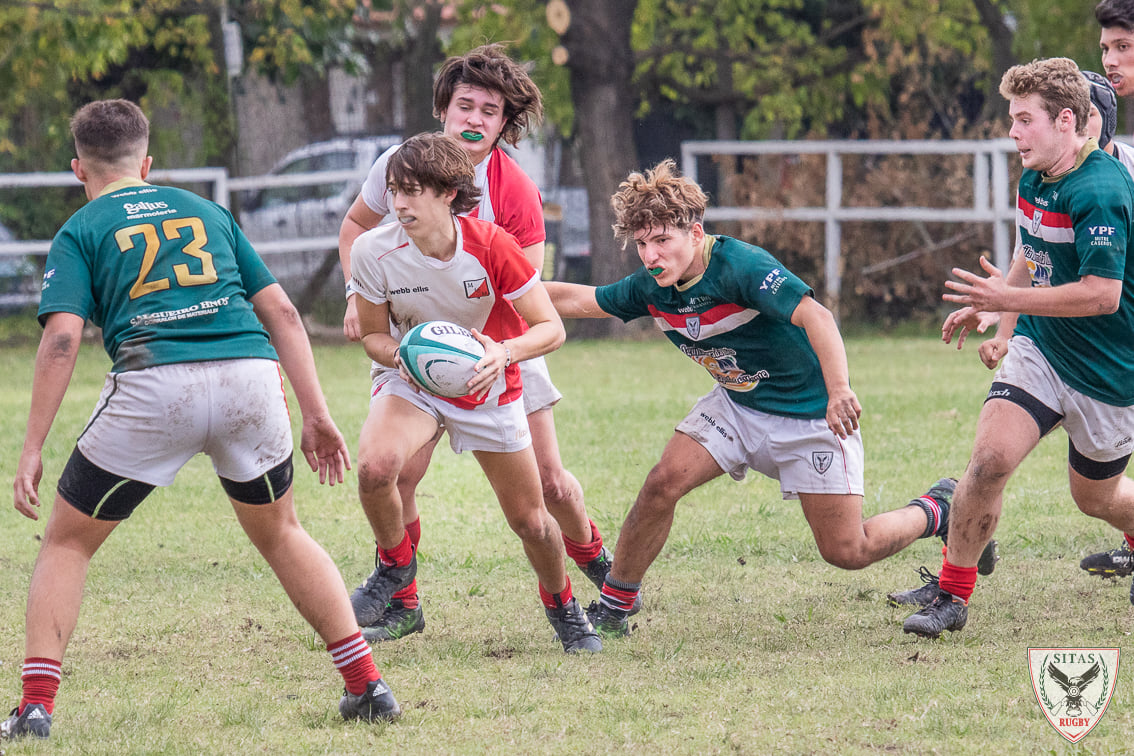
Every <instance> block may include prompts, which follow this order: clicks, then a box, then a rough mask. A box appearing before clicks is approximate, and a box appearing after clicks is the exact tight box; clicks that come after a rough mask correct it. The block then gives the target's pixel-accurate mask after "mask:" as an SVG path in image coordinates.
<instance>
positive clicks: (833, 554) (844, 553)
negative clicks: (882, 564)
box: [818, 542, 874, 570]
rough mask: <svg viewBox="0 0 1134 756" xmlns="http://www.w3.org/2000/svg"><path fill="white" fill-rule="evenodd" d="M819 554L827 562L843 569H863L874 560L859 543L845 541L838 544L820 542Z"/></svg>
mask: <svg viewBox="0 0 1134 756" xmlns="http://www.w3.org/2000/svg"><path fill="white" fill-rule="evenodd" d="M818 546H819V556H821V557H823V561H824V562H826V563H827V564H829V565H831V566H833V567H838V568H839V569H843V570H861V569H862V568H864V567H869V566H870V565H871V564H873V562H874V560H872V559H871V558H870V555H869V554H867V553H866V551H865V550H864V549H863V548H861V547H860V546H859V545H857V544H853V543H848V542H843V543H836V544H822V543H821V544H818Z"/></svg>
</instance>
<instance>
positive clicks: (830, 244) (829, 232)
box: [823, 149, 843, 322]
mask: <svg viewBox="0 0 1134 756" xmlns="http://www.w3.org/2000/svg"><path fill="white" fill-rule="evenodd" d="M842 204H843V161H842V158H841V157H840V156H839V153H838V152H837V151H835V150H833V149H832V150H830V151H829V152H828V153H827V220H826V222H825V223H824V229H823V231H824V233H823V237H824V247H825V249H824V255H823V275H824V276H825V278H826V282H825V283H826V286H827V309H829V310H830V311H831V313H832V314H833V315H834V316H835V322H838V321H839V305H840V300H841V296H840V295H841V294H842V290H843V286H842V257H843V239H842V226H841V224H840V223H839V209H840V208H841V207H842Z"/></svg>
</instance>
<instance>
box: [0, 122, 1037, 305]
mask: <svg viewBox="0 0 1134 756" xmlns="http://www.w3.org/2000/svg"><path fill="white" fill-rule="evenodd" d="M1015 153H1016V148H1015V145H1014V143H1013V142H1012V140H1010V139H993V140H956V141H942V140H934V141H930V140H925V141H865V140H864V141H798V142H792V141H766V142H739V141H736V142H728V141H695V142H685V143H683V144H682V147H681V161H682V171H683V172H684V173H685V174H686V175H687V176H689V177H691V178H693V179H694V180H698V171H699V162H701V161H702V160H703V159H704V158H705V157H712V156H719V155H736V156H745V155H748V156H752V155H778V156H787V157H790V156H799V155H814V154H819V155H825V156H826V170H825V173H826V175H825V177H824V186H825V195H824V196H825V203H824V204H823V205H819V206H813V207H760V206H745V207H727V206H716V207H711V208H709V210H708V212H707V213H706V216H705V219H706V220H708V221H714V220H716V221H748V220H777V221H801V222H821V223H823V224H824V237H825V240H824V258H823V271H824V282H823V283H824V290H825V292H824V293H825V295H826V297H825V299H826V301H827V302H828V306H830V307H831V308H832V310H833V311H835V313H836V315H837V314H838V309H839V300H840V293H841V288H842V281H841V273H840V268H841V265H840V263H841V258H842V255H843V249H842V229H841V224H843V223H845V222H853V221H883V222H887V221H921V222H938V223H939V222H961V223H977V224H991V225H992V227H993V239H994V260H995V262H996V264H997V265H998V266H1000V267H1001V268H1002V269H1004V268H1006V267H1007V265H1008V262H1009V261H1010V256H1011V244H1012V223H1013V221H1014V218H1015V210H1014V205H1013V202H1012V198H1013V187H1012V186H1010V185H1009V183H1010V180H1009V169H1008V166H1009V159H1010V157H1011V156H1014V155H1015ZM848 155H971V156H972V172H971V179H972V204H971V205H969V206H965V207H946V208H941V207H910V206H886V207H863V206H847V205H844V204H843V196H844V180H843V159H844V156H848ZM364 175H365V174H364V173H363V174H362V175H360V174H359V172H358V171H320V172H314V173H295V174H284V175H266V176H251V177H242V178H233V177H230V176H229V175H228V172H227V171H226V170H225V169H223V168H193V169H174V170H154V171H152V172H151V173H150V176H149V179H150V181H152V182H154V183H162V184H166V183H168V184H198V185H199V184H207V185H208V186H210V187H211V192H212V199H213V200H214V201H215V202H217V203H219V204H221V205H224V206H225V207H232V206H234V205H235V204H237V203H235V202H233V198H234V197H235V196H236V193H237V192H245V191H249V190H259V189H264V188H268V187H286V186H306V185H313V184H327V183H330V182H345V181H354V182H360V181H361V180H362V178H363V177H364ZM58 186H72V187H77V186H78V182H77V180H76V179H75V177H74V175H72V174H71V173H70V172H66V171H61V172H54V173H26V174H0V190H2V189H14V188H15V189H27V190H34V189H36V188H43V187H58ZM255 243H256V248H257V250H258V251H259V252H261V253H262V254H264V255H265V256H267V257H269V265H272V264H273V263H272V261H271V259H270V258H271V257H272V256H276V255H283V254H289V253H295V254H306V253H311V252H316V251H330V250H334V249H336V248H337V246H338V238H337V236H336V235H333V234H326V233H322V234H321V235H318V236H309V237H304V238H285V239H265V240H259V239H257V240H255ZM50 244H51V242H50V240H47V239H40V240H18V241H2V240H0V260H2V259H4V258H5V257H19V256H28V255H45V254H46V253H47V251H48V249H49V247H50ZM278 262H279V263H284V262H285V260H278Z"/></svg>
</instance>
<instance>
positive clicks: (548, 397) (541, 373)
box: [520, 357, 563, 415]
mask: <svg viewBox="0 0 1134 756" xmlns="http://www.w3.org/2000/svg"><path fill="white" fill-rule="evenodd" d="M520 378H521V380H523V382H524V414H525V415H530V414H532V413H533V412H539V411H540V410H542V409H548V408H549V407H554V406H555V405H556V403H557V402H558V401H559V400H560V399H562V398H563V394H561V393H559V389H557V388H555V384H554V383H552V382H551V372H550V371H549V370H548V369H547V360H546V359H544V358H543V357H533V358H532V359H530V360H524V361H523V362H521V363H520Z"/></svg>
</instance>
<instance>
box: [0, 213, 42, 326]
mask: <svg viewBox="0 0 1134 756" xmlns="http://www.w3.org/2000/svg"><path fill="white" fill-rule="evenodd" d="M15 240H16V235H15V234H13V233H12V232H11V231H10V230H9V229H8V228H7V227H6V226H4V224H2V223H0V243H3V242H9V241H15ZM38 273H39V271H38V269H37V268H36V265H35V263H34V262H32V261H31V260H29V259H28V257H27V256H26V255H3V254H0V315H10V314H12V313H16V312H24V311H25V310H28V309H29V308H31V307H33V306H35V305H37V304H39V289H40V286H39V285H40V277H39V275H38Z"/></svg>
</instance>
